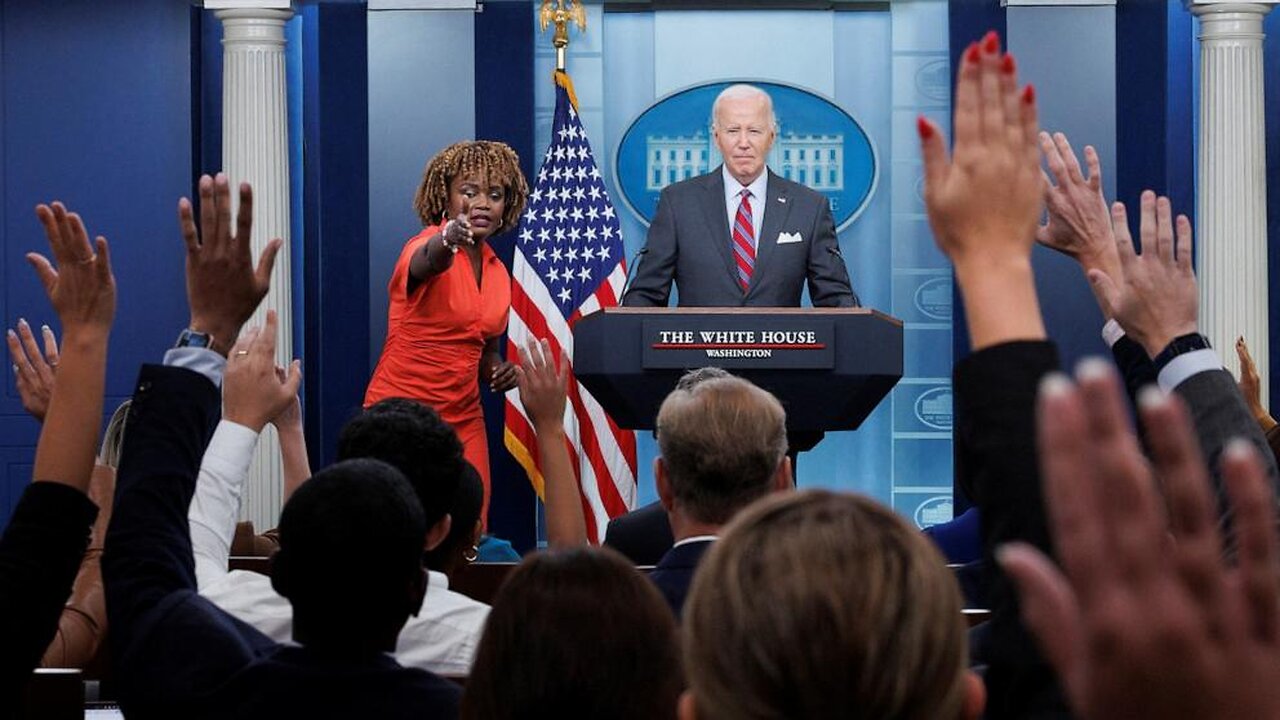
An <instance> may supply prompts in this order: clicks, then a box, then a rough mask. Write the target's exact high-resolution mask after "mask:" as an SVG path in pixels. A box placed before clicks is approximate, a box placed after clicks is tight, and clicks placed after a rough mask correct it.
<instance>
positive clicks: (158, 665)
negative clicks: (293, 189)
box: [64, 175, 280, 709]
mask: <svg viewBox="0 0 1280 720" xmlns="http://www.w3.org/2000/svg"><path fill="white" fill-rule="evenodd" d="M200 199H201V206H200V216H199V217H200V228H199V230H197V229H196V222H195V217H194V215H193V212H192V207H191V203H190V202H189V201H187V200H186V199H185V198H184V199H183V200H181V201H180V202H179V209H178V214H179V220H180V225H181V228H182V235H183V238H184V240H185V242H186V246H187V299H188V303H189V305H190V308H191V328H192V329H195V330H198V331H200V332H205V333H209V334H211V335H212V336H213V338H214V341H215V342H214V343H213V344H212V346H211V349H203V348H192V347H184V348H178V349H176V350H171V351H170V352H169V353H168V354H167V355H166V358H165V361H166V363H167V365H169V366H170V367H157V366H146V367H144V368H143V369H142V372H141V374H140V377H139V382H138V384H137V386H136V391H135V393H134V399H133V405H132V408H131V411H130V419H129V426H128V430H127V432H126V433H125V440H124V444H125V448H124V452H123V458H122V461H121V465H120V468H119V471H118V474H117V493H116V505H115V508H114V517H113V518H112V522H111V527H110V528H109V530H108V531H107V547H106V550H105V552H104V554H103V561H102V566H103V575H104V577H105V578H106V583H107V609H108V617H109V619H110V623H111V627H112V651H113V661H114V668H115V669H116V671H117V673H118V677H121V678H127V687H122V690H121V698H122V700H124V699H125V698H126V697H128V698H129V702H131V703H132V706H133V707H134V708H135V709H137V708H138V707H145V706H146V704H147V703H148V702H158V700H156V699H155V698H156V697H158V695H159V691H158V688H161V687H166V686H167V685H169V684H170V683H171V681H172V680H173V679H174V678H175V677H179V676H182V673H183V672H185V671H188V670H190V668H192V667H199V668H201V669H202V670H207V671H208V673H207V675H206V676H202V677H200V678H198V680H199V681H200V682H206V683H208V682H216V680H217V678H216V677H213V676H215V675H217V674H218V673H219V672H221V671H229V668H230V667H232V666H233V665H234V662H232V661H231V660H230V659H231V658H234V653H230V652H228V653H226V654H221V655H220V654H219V653H218V652H214V651H213V650H210V651H209V652H208V653H206V654H204V655H199V656H197V655H196V654H192V653H191V649H190V647H189V646H188V645H189V643H190V642H193V641H196V640H198V641H199V642H205V643H218V642H225V643H228V644H229V646H231V647H237V648H243V647H244V645H245V642H246V640H245V639H244V638H243V637H242V636H237V637H233V636H232V633H233V631H234V628H233V627H232V626H231V625H230V624H227V623H225V622H222V621H220V620H219V619H218V618H217V616H216V614H214V613H213V612H212V609H211V608H207V607H206V606H202V605H200V604H199V603H194V604H193V598H194V595H195V593H194V591H195V589H196V577H195V568H194V561H193V558H192V550H191V538H190V533H189V530H188V525H187V511H188V508H189V506H190V504H191V497H192V494H193V492H194V490H195V484H196V476H197V473H198V471H199V467H200V462H201V458H202V457H203V455H204V452H205V448H206V446H207V444H208V441H209V436H210V434H211V433H212V432H213V429H214V426H215V425H216V424H217V422H218V417H219V415H220V412H219V411H220V408H221V397H220V394H219V392H218V387H217V383H219V382H220V381H221V376H222V372H223V371H224V369H225V364H226V361H225V357H224V354H225V353H226V352H228V351H229V350H230V349H231V347H232V341H234V340H235V339H236V338H237V337H239V334H240V328H241V326H242V325H243V324H244V322H245V321H246V320H247V319H248V318H249V316H250V315H251V314H252V313H253V311H254V308H256V307H257V305H258V303H259V302H261V300H262V298H263V296H264V295H266V292H267V288H268V286H269V283H270V276H271V268H272V265H273V263H274V259H275V253H276V251H277V250H278V249H279V245H280V241H278V240H276V241H273V242H272V243H271V244H270V245H268V247H267V249H266V250H265V251H264V252H263V254H262V257H261V258H260V259H259V262H258V264H257V267H256V269H255V267H254V265H253V262H252V253H251V251H250V249H249V238H250V231H251V228H252V217H253V195H252V192H251V190H250V189H249V186H248V185H247V184H245V185H241V187H240V209H239V214H238V216H237V221H236V224H235V228H234V231H233V228H232V225H231V210H230V206H231V197H230V189H229V187H228V185H227V180H226V178H225V177H224V176H222V175H219V176H218V178H217V179H216V180H214V179H212V178H209V177H208V176H205V177H203V178H201V180H200ZM267 324H268V327H270V328H272V330H274V325H275V322H274V317H273V314H271V313H268V323H267ZM272 346H273V347H274V341H273V345H272ZM64 350H65V348H64ZM246 354H247V353H246ZM233 357H236V358H240V357H243V356H241V355H239V354H238V351H237V354H236V355H234V356H233ZM64 362H65V361H64ZM188 368H190V369H188ZM193 371H194V372H193ZM264 422H265V421H264ZM259 427H260V426H259ZM178 608H181V610H178ZM177 623H181V624H182V627H183V632H182V633H174V632H172V630H173V628H172V627H171V625H172V624H177ZM222 660H226V661H228V662H230V663H231V665H228V666H227V667H219V668H216V669H215V668H213V667H211V665H210V664H207V663H213V662H215V661H222ZM201 663H206V664H203V665H202V664H201ZM189 679H190V677H189V676H186V677H184V678H183V680H184V682H185V681H187V680H189ZM168 689H169V690H171V691H172V692H173V693H175V694H179V695H180V694H181V693H182V692H183V690H182V689H181V688H177V689H174V688H168Z"/></svg>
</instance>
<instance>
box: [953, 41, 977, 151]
mask: <svg viewBox="0 0 1280 720" xmlns="http://www.w3.org/2000/svg"><path fill="white" fill-rule="evenodd" d="M981 60H982V51H981V50H979V49H978V45H977V43H974V44H972V45H970V46H969V48H968V49H967V50H965V52H964V55H963V56H962V58H961V60H960V70H959V72H957V73H956V107H955V121H954V128H953V131H954V132H955V145H956V148H957V149H962V148H968V147H970V146H971V145H973V144H974V143H976V142H978V141H979V140H980V139H981V137H982V117H981V90H980V85H981V79H980V78H981V71H980V69H979V67H980V63H981Z"/></svg>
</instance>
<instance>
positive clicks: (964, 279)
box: [955, 257, 1045, 351]
mask: <svg viewBox="0 0 1280 720" xmlns="http://www.w3.org/2000/svg"><path fill="white" fill-rule="evenodd" d="M955 267H956V279H957V281H958V282H959V284H960V294H961V296H962V297H963V299H964V306H965V317H966V319H967V320H968V324H969V341H970V344H971V347H972V348H973V349H974V350H975V351H976V350H981V349H983V348H986V347H991V346H993V345H998V344H1000V343H1005V342H1011V341H1016V340H1043V339H1044V338H1045V330H1044V320H1043V319H1042V318H1041V316H1040V301H1039V298H1037V297H1036V286H1035V276H1034V274H1033V273H1032V270H1031V260H1030V258H1026V257H1018V258H1007V259H999V260H994V261H981V260H977V261H966V262H961V261H957V262H956V265H955Z"/></svg>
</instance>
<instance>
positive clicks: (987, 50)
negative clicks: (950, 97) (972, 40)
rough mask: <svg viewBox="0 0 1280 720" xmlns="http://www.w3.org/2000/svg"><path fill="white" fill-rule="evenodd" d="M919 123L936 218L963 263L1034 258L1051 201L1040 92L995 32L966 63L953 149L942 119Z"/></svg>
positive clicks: (940, 234)
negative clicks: (1024, 78)
mask: <svg viewBox="0 0 1280 720" xmlns="http://www.w3.org/2000/svg"><path fill="white" fill-rule="evenodd" d="M917 125H918V128H917V129H918V130H919V133H920V139H921V153H922V155H923V158H924V173H925V193H924V194H925V204H926V206H927V207H928V211H929V224H930V225H931V226H932V228H933V232H934V237H935V239H936V240H937V242H938V246H939V247H940V248H941V249H942V251H943V252H944V253H946V254H947V256H948V257H950V258H951V260H952V262H954V263H955V264H956V265H957V269H959V266H960V265H962V264H964V262H965V261H966V260H968V259H969V258H971V257H972V258H985V259H995V260H999V261H1007V260H1008V259H1010V258H1011V257H1015V256H1016V257H1022V256H1028V255H1029V254H1030V251H1031V243H1032V241H1033V238H1034V237H1035V228H1036V222H1037V220H1038V219H1039V217H1040V209H1041V207H1042V206H1043V202H1044V178H1043V176H1042V174H1041V172H1040V165H1039V163H1040V154H1039V150H1038V148H1037V146H1036V139H1037V134H1038V131H1039V125H1038V124H1037V120H1036V105H1035V91H1034V90H1033V89H1032V88H1031V86H1027V87H1026V88H1025V89H1024V90H1022V91H1019V90H1018V77H1017V70H1016V67H1015V63H1014V59H1013V56H1011V55H1001V54H1000V44H999V39H998V38H997V37H996V35H995V33H989V34H988V35H987V37H986V38H984V39H983V41H982V43H981V44H974V45H971V46H969V49H968V50H967V51H965V53H964V56H963V59H962V60H961V61H960V70H959V76H958V79H957V82H956V103H955V122H954V127H955V146H954V150H953V155H952V156H951V157H948V155H947V148H946V144H945V143H944V142H943V139H942V135H941V132H940V131H939V129H938V127H937V126H936V125H934V124H933V123H932V122H930V121H929V120H927V119H925V118H924V117H921V118H920V119H919V121H918V123H917Z"/></svg>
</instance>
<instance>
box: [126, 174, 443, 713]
mask: <svg viewBox="0 0 1280 720" xmlns="http://www.w3.org/2000/svg"><path fill="white" fill-rule="evenodd" d="M200 195H201V216H200V217H201V222H200V226H201V227H200V231H199V232H197V230H196V223H195V221H194V219H193V215H192V208H191V205H190V203H189V202H187V201H186V200H185V199H184V200H183V201H182V202H181V203H180V204H179V215H180V218H181V225H182V230H183V236H184V239H185V240H186V244H187V288H188V301H189V303H190V308H191V328H194V329H195V330H196V331H199V332H202V333H207V334H208V336H209V337H208V338H206V340H207V342H205V343H202V344H204V345H205V346H206V347H193V346H187V347H179V348H176V349H174V350H171V351H169V352H168V353H166V358H165V359H166V365H164V366H146V367H144V368H143V369H142V371H141V373H140V375H139V381H138V384H137V386H136V387H137V390H136V392H135V395H134V399H133V407H132V410H131V416H130V421H129V431H128V433H127V435H126V437H125V448H124V453H123V460H122V463H121V467H120V473H119V476H118V491H117V498H116V506H115V516H114V518H113V519H112V523H111V527H110V529H109V530H108V533H107V547H106V551H105V553H104V556H103V574H104V577H105V579H106V586H107V608H108V616H109V619H110V622H111V627H112V635H111V648H112V659H113V668H114V670H115V673H116V677H117V679H118V691H119V697H120V703H121V707H122V708H123V709H124V711H125V713H126V714H128V715H129V716H130V717H242V718H279V717H356V716H369V717H423V716H428V717H431V716H437V717H452V716H453V715H454V714H455V713H456V707H457V700H458V691H457V689H456V688H455V687H454V686H452V685H451V684H450V683H448V682H447V681H445V680H442V679H440V678H438V677H436V676H434V675H432V674H430V673H427V672H424V671H421V670H416V669H406V668H403V667H401V666H400V665H399V664H397V663H396V662H395V660H394V659H393V658H392V657H391V656H390V652H391V651H392V650H393V649H394V647H395V642H396V637H397V635H398V634H399V632H400V629H401V628H402V627H403V625H404V622H405V620H406V619H407V618H408V617H409V616H410V615H412V614H414V613H416V612H417V611H418V609H419V608H420V606H421V602H422V597H423V594H424V593H425V592H426V579H425V573H424V572H423V570H422V567H421V554H422V547H423V543H424V540H425V538H426V535H427V532H428V525H427V521H426V518H425V516H424V514H423V510H422V507H421V505H420V504H419V503H417V502H416V499H415V498H414V494H413V490H412V489H411V487H410V486H409V484H408V483H407V482H406V481H405V479H404V476H403V475H402V474H401V473H400V472H399V471H397V470H395V469H394V468H392V467H391V466H389V465H386V464H385V463H381V462H378V461H373V460H357V461H350V462H344V463H339V464H337V465H335V466H332V467H330V468H327V469H325V470H324V471H321V472H319V473H317V474H316V475H315V476H314V477H313V478H311V479H310V480H309V481H307V482H306V483H305V484H304V485H303V486H302V487H300V488H299V489H298V491H297V492H295V493H294V495H293V497H291V498H290V500H289V502H288V503H287V504H286V506H285V508H284V512H283V513H282V515H281V518H280V551H279V552H278V553H277V555H276V557H275V560H274V568H273V577H272V582H273V584H274V586H275V587H276V588H277V590H279V591H280V593H281V594H282V595H284V596H285V597H287V598H289V600H290V602H291V603H292V604H293V606H294V614H295V623H294V633H293V639H294V641H295V642H296V644H294V645H283V644H280V643H276V642H274V641H272V640H270V639H269V638H267V637H266V636H265V635H263V634H261V633H259V632H258V631H256V630H254V629H252V628H250V627H249V626H247V625H245V624H244V623H241V622H239V621H236V620H235V619H233V618H232V617H230V616H229V615H227V614H226V613H224V612H222V611H220V610H218V609H217V608H216V607H215V606H214V605H212V604H211V603H210V602H209V601H208V600H205V599H204V598H202V597H200V596H199V595H198V594H197V592H196V574H195V563H194V560H193V557H192V551H191V539H190V535H189V532H188V527H187V508H188V506H189V505H190V502H191V497H192V494H193V493H194V490H195V485H196V477H197V474H198V471H199V464H200V459H201V456H202V455H203V454H204V450H205V446H206V445H207V443H208V439H209V437H210V435H211V434H212V433H213V432H214V428H215V425H216V424H217V421H218V417H219V410H220V406H221V398H220V397H219V391H218V389H219V384H220V382H221V380H222V376H223V374H224V373H226V374H227V375H229V376H230V377H231V378H232V379H231V381H229V382H228V383H227V390H228V391H232V392H234V391H235V388H250V387H251V388H253V389H254V392H252V393H251V395H250V397H248V398H235V397H233V398H230V400H231V402H230V403H229V405H230V406H231V407H234V408H237V410H236V414H235V415H234V416H233V417H231V418H230V420H232V421H234V422H236V423H237V424H240V425H243V426H245V427H249V428H261V427H262V426H263V425H264V424H265V423H266V422H267V420H268V418H270V417H273V416H275V415H276V414H277V413H279V412H280V410H281V408H283V407H284V406H286V405H287V404H288V403H290V402H292V401H293V398H294V396H295V395H296V393H297V388H298V384H299V383H300V382H301V375H300V372H299V370H298V366H297V364H296V362H295V363H294V364H293V366H292V367H291V368H290V372H289V375H288V377H287V379H286V380H284V381H281V380H279V379H278V378H277V377H276V375H275V366H274V353H275V343H276V319H275V314H274V313H273V312H268V313H267V321H266V325H265V327H264V329H263V330H262V331H261V332H256V333H255V332H250V333H246V336H245V337H244V338H241V339H240V340H239V342H237V343H236V344H235V345H234V346H231V345H230V341H232V340H233V339H235V338H237V337H238V336H239V334H240V327H241V325H242V324H243V323H244V322H245V321H246V320H247V319H248V317H249V316H250V315H251V314H252V312H253V311H254V309H255V308H256V307H257V305H258V303H259V302H260V301H261V299H262V297H263V296H264V295H265V294H266V292H267V288H268V283H269V278H270V271H271V265H272V261H273V260H274V254H275V250H276V249H278V247H279V241H275V242H273V243H272V244H271V245H269V246H268V250H267V251H266V252H265V253H264V255H263V258H262V260H261V261H260V262H259V265H258V269H257V271H256V272H255V270H254V268H253V267H252V264H251V256H250V251H249V230H250V226H251V221H250V218H251V217H252V202H253V198H252V195H251V193H250V190H249V187H248V185H242V186H241V188H240V216H239V218H238V219H237V220H238V221H237V223H236V225H235V226H234V227H236V228H237V230H236V234H234V235H233V234H232V230H231V228H232V227H233V225H232V223H231V213H230V191H229V188H228V186H227V181H226V179H225V178H224V177H223V176H221V175H220V176H219V177H218V178H217V179H216V180H214V179H211V178H209V177H207V176H206V177H203V178H201V180H200ZM227 351H230V357H231V358H232V360H231V361H230V362H228V361H227V360H226V357H225V356H223V355H222V353H223V352H227ZM241 375H243V376H246V377H252V378H254V381H253V382H248V383H237V382H235V378H236V377H238V376H241ZM241 401H243V402H241ZM357 540H358V543H357ZM357 548H358V549H357ZM331 563H336V564H338V565H339V566H342V567H344V568H347V571H346V572H345V573H344V575H343V576H342V578H341V579H338V580H335V578H334V577H333V575H332V574H331V573H330V572H329V568H330V566H331Z"/></svg>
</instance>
